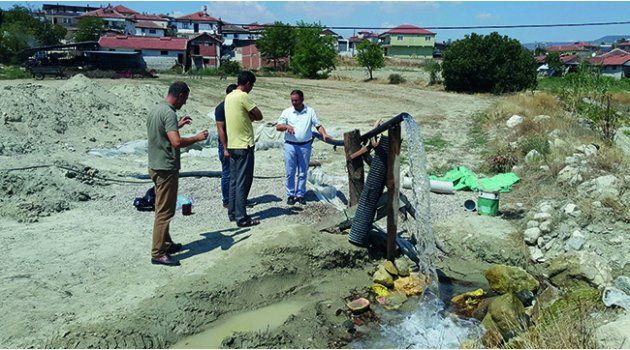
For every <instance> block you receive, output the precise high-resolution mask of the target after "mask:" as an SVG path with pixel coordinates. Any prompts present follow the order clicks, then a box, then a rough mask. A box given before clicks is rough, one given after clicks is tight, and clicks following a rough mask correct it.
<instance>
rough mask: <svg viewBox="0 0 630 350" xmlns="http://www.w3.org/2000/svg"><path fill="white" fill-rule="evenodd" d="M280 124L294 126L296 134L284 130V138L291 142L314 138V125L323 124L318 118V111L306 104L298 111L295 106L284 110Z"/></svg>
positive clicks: (317, 126) (316, 126) (279, 120)
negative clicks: (312, 129)
mask: <svg viewBox="0 0 630 350" xmlns="http://www.w3.org/2000/svg"><path fill="white" fill-rule="evenodd" d="M278 124H287V125H290V126H292V127H293V130H295V134H294V135H291V134H289V133H288V132H286V131H285V132H284V140H285V141H289V142H306V141H310V140H311V139H312V138H313V132H312V131H311V128H312V127H315V128H319V127H320V126H321V124H320V123H319V120H317V113H315V110H314V109H313V108H311V107H308V106H307V105H304V108H303V109H302V110H301V111H299V112H298V111H296V110H295V108H294V107H293V106H291V107H289V108H287V109H285V110H284V111H282V114H281V115H280V118H279V119H278Z"/></svg>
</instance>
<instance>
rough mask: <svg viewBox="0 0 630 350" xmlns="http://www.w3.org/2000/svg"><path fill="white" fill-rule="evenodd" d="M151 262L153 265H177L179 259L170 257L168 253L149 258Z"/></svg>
mask: <svg viewBox="0 0 630 350" xmlns="http://www.w3.org/2000/svg"><path fill="white" fill-rule="evenodd" d="M151 264H153V265H166V266H179V265H181V264H180V263H179V261H177V260H173V259H171V257H170V256H168V254H164V255H160V256H157V257H155V258H151Z"/></svg>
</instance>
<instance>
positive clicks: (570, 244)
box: [564, 230, 585, 251]
mask: <svg viewBox="0 0 630 350" xmlns="http://www.w3.org/2000/svg"><path fill="white" fill-rule="evenodd" d="M584 243H585V238H584V235H583V234H582V232H580V231H579V230H575V231H573V234H571V238H569V240H567V241H566V243H565V248H564V249H565V250H567V251H568V250H575V251H578V250H580V249H582V246H584Z"/></svg>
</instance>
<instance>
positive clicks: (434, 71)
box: [424, 60, 442, 85]
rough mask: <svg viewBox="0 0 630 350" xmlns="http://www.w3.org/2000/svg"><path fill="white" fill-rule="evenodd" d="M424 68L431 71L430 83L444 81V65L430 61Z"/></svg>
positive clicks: (434, 83)
mask: <svg viewBox="0 0 630 350" xmlns="http://www.w3.org/2000/svg"><path fill="white" fill-rule="evenodd" d="M424 69H425V70H426V71H427V72H429V85H436V84H439V83H441V82H442V80H441V73H442V66H441V65H440V64H439V63H438V62H437V61H434V60H430V61H428V62H427V64H426V65H425V66H424Z"/></svg>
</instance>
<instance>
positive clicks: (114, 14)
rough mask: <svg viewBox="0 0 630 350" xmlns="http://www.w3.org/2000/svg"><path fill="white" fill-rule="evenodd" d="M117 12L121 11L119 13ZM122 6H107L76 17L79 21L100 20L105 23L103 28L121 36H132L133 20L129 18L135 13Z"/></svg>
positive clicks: (134, 29) (134, 30)
mask: <svg viewBox="0 0 630 350" xmlns="http://www.w3.org/2000/svg"><path fill="white" fill-rule="evenodd" d="M119 10H122V11H123V12H122V13H121V12H120V11H119ZM132 11H133V10H131V9H129V8H127V7H125V6H122V5H118V6H115V7H113V6H111V5H109V6H107V7H102V8H99V9H97V10H94V11H90V12H86V13H84V14H82V15H80V16H79V17H78V19H79V20H81V19H82V18H86V17H96V18H100V19H102V20H103V21H104V22H105V26H106V27H107V28H109V29H114V30H118V31H120V32H121V33H122V34H126V35H133V34H135V33H136V27H135V22H136V21H135V20H134V19H133V18H131V16H132V15H133V14H135V13H136V12H135V11H133V13H131V12H132Z"/></svg>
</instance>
